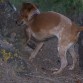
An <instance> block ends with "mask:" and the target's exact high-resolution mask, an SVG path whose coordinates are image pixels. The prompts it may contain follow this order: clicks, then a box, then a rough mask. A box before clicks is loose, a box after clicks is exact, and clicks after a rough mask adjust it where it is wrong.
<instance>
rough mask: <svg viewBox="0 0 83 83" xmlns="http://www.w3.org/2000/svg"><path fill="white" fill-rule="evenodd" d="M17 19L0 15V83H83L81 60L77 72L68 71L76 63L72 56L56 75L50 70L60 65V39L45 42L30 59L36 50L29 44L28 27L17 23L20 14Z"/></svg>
mask: <svg viewBox="0 0 83 83" xmlns="http://www.w3.org/2000/svg"><path fill="white" fill-rule="evenodd" d="M14 18H15V19H12V17H9V18H6V16H3V14H0V20H1V21H0V83H83V71H82V70H81V69H80V67H79V59H78V62H77V64H76V67H75V69H74V70H73V71H70V70H68V68H69V66H70V65H71V64H72V60H71V57H70V56H68V62H69V64H68V66H67V67H66V68H65V69H64V71H63V72H62V73H60V74H59V75H53V72H52V71H50V70H51V69H53V68H59V67H60V59H59V57H58V56H57V55H58V51H57V44H58V40H57V38H54V39H52V40H49V41H47V42H45V44H44V46H43V47H42V48H41V50H40V51H39V53H38V54H37V56H36V58H35V59H34V60H33V61H32V62H30V61H29V60H28V58H29V56H30V53H31V52H32V49H31V48H29V47H28V46H27V45H25V35H24V28H23V27H26V26H17V25H16V24H15V20H16V18H17V17H14ZM4 20H5V21H4ZM78 58H79V56H78Z"/></svg>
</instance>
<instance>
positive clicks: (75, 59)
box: [69, 45, 78, 70]
mask: <svg viewBox="0 0 83 83" xmlns="http://www.w3.org/2000/svg"><path fill="white" fill-rule="evenodd" d="M69 52H70V55H71V56H72V59H73V63H72V65H71V66H70V68H69V70H73V69H74V67H75V64H76V62H77V55H78V54H77V53H76V52H75V46H74V45H72V46H71V47H70V49H69Z"/></svg>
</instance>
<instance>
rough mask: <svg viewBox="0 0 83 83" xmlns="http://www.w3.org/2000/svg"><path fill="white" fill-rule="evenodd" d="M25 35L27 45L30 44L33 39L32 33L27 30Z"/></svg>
mask: <svg viewBox="0 0 83 83" xmlns="http://www.w3.org/2000/svg"><path fill="white" fill-rule="evenodd" d="M25 35H26V43H28V42H29V41H30V39H31V31H30V29H29V28H26V30H25Z"/></svg>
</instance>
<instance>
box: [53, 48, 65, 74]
mask: <svg viewBox="0 0 83 83" xmlns="http://www.w3.org/2000/svg"><path fill="white" fill-rule="evenodd" d="M66 52H67V50H66V49H65V47H60V48H59V57H60V59H61V67H60V69H59V70H58V71H54V72H53V74H59V73H60V72H61V71H62V70H63V69H64V68H65V67H66V66H67V58H66Z"/></svg>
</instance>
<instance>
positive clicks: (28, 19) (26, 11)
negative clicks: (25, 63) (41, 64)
mask: <svg viewBox="0 0 83 83" xmlns="http://www.w3.org/2000/svg"><path fill="white" fill-rule="evenodd" d="M23 23H24V24H26V25H27V28H26V34H27V35H28V37H29V39H28V40H27V42H29V41H30V39H31V36H33V37H34V38H35V39H36V40H38V41H40V42H39V43H38V45H37V46H36V48H35V49H34V50H33V52H32V53H31V56H30V57H29V60H33V58H35V57H36V55H37V53H38V51H39V50H40V48H41V47H42V46H43V44H44V40H45V39H47V38H51V37H54V36H56V37H57V38H58V52H59V57H60V60H61V67H60V69H58V70H57V71H54V72H53V74H58V73H60V72H61V71H62V70H63V69H64V68H65V67H66V66H67V64H68V61H67V54H66V53H67V51H68V50H69V52H70V54H71V56H72V59H73V64H72V65H71V66H70V68H69V69H70V70H73V69H74V67H75V64H76V61H77V56H76V55H77V53H76V52H75V50H74V45H75V44H76V41H77V39H78V36H79V32H80V31H83V27H80V26H78V25H76V24H75V23H74V22H72V21H71V20H70V19H69V18H67V17H66V16H64V15H62V14H60V13H57V12H53V11H49V12H42V13H40V11H39V9H38V7H37V6H36V5H35V4H33V3H23V4H22V7H21V10H20V15H19V18H18V20H17V24H23Z"/></svg>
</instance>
